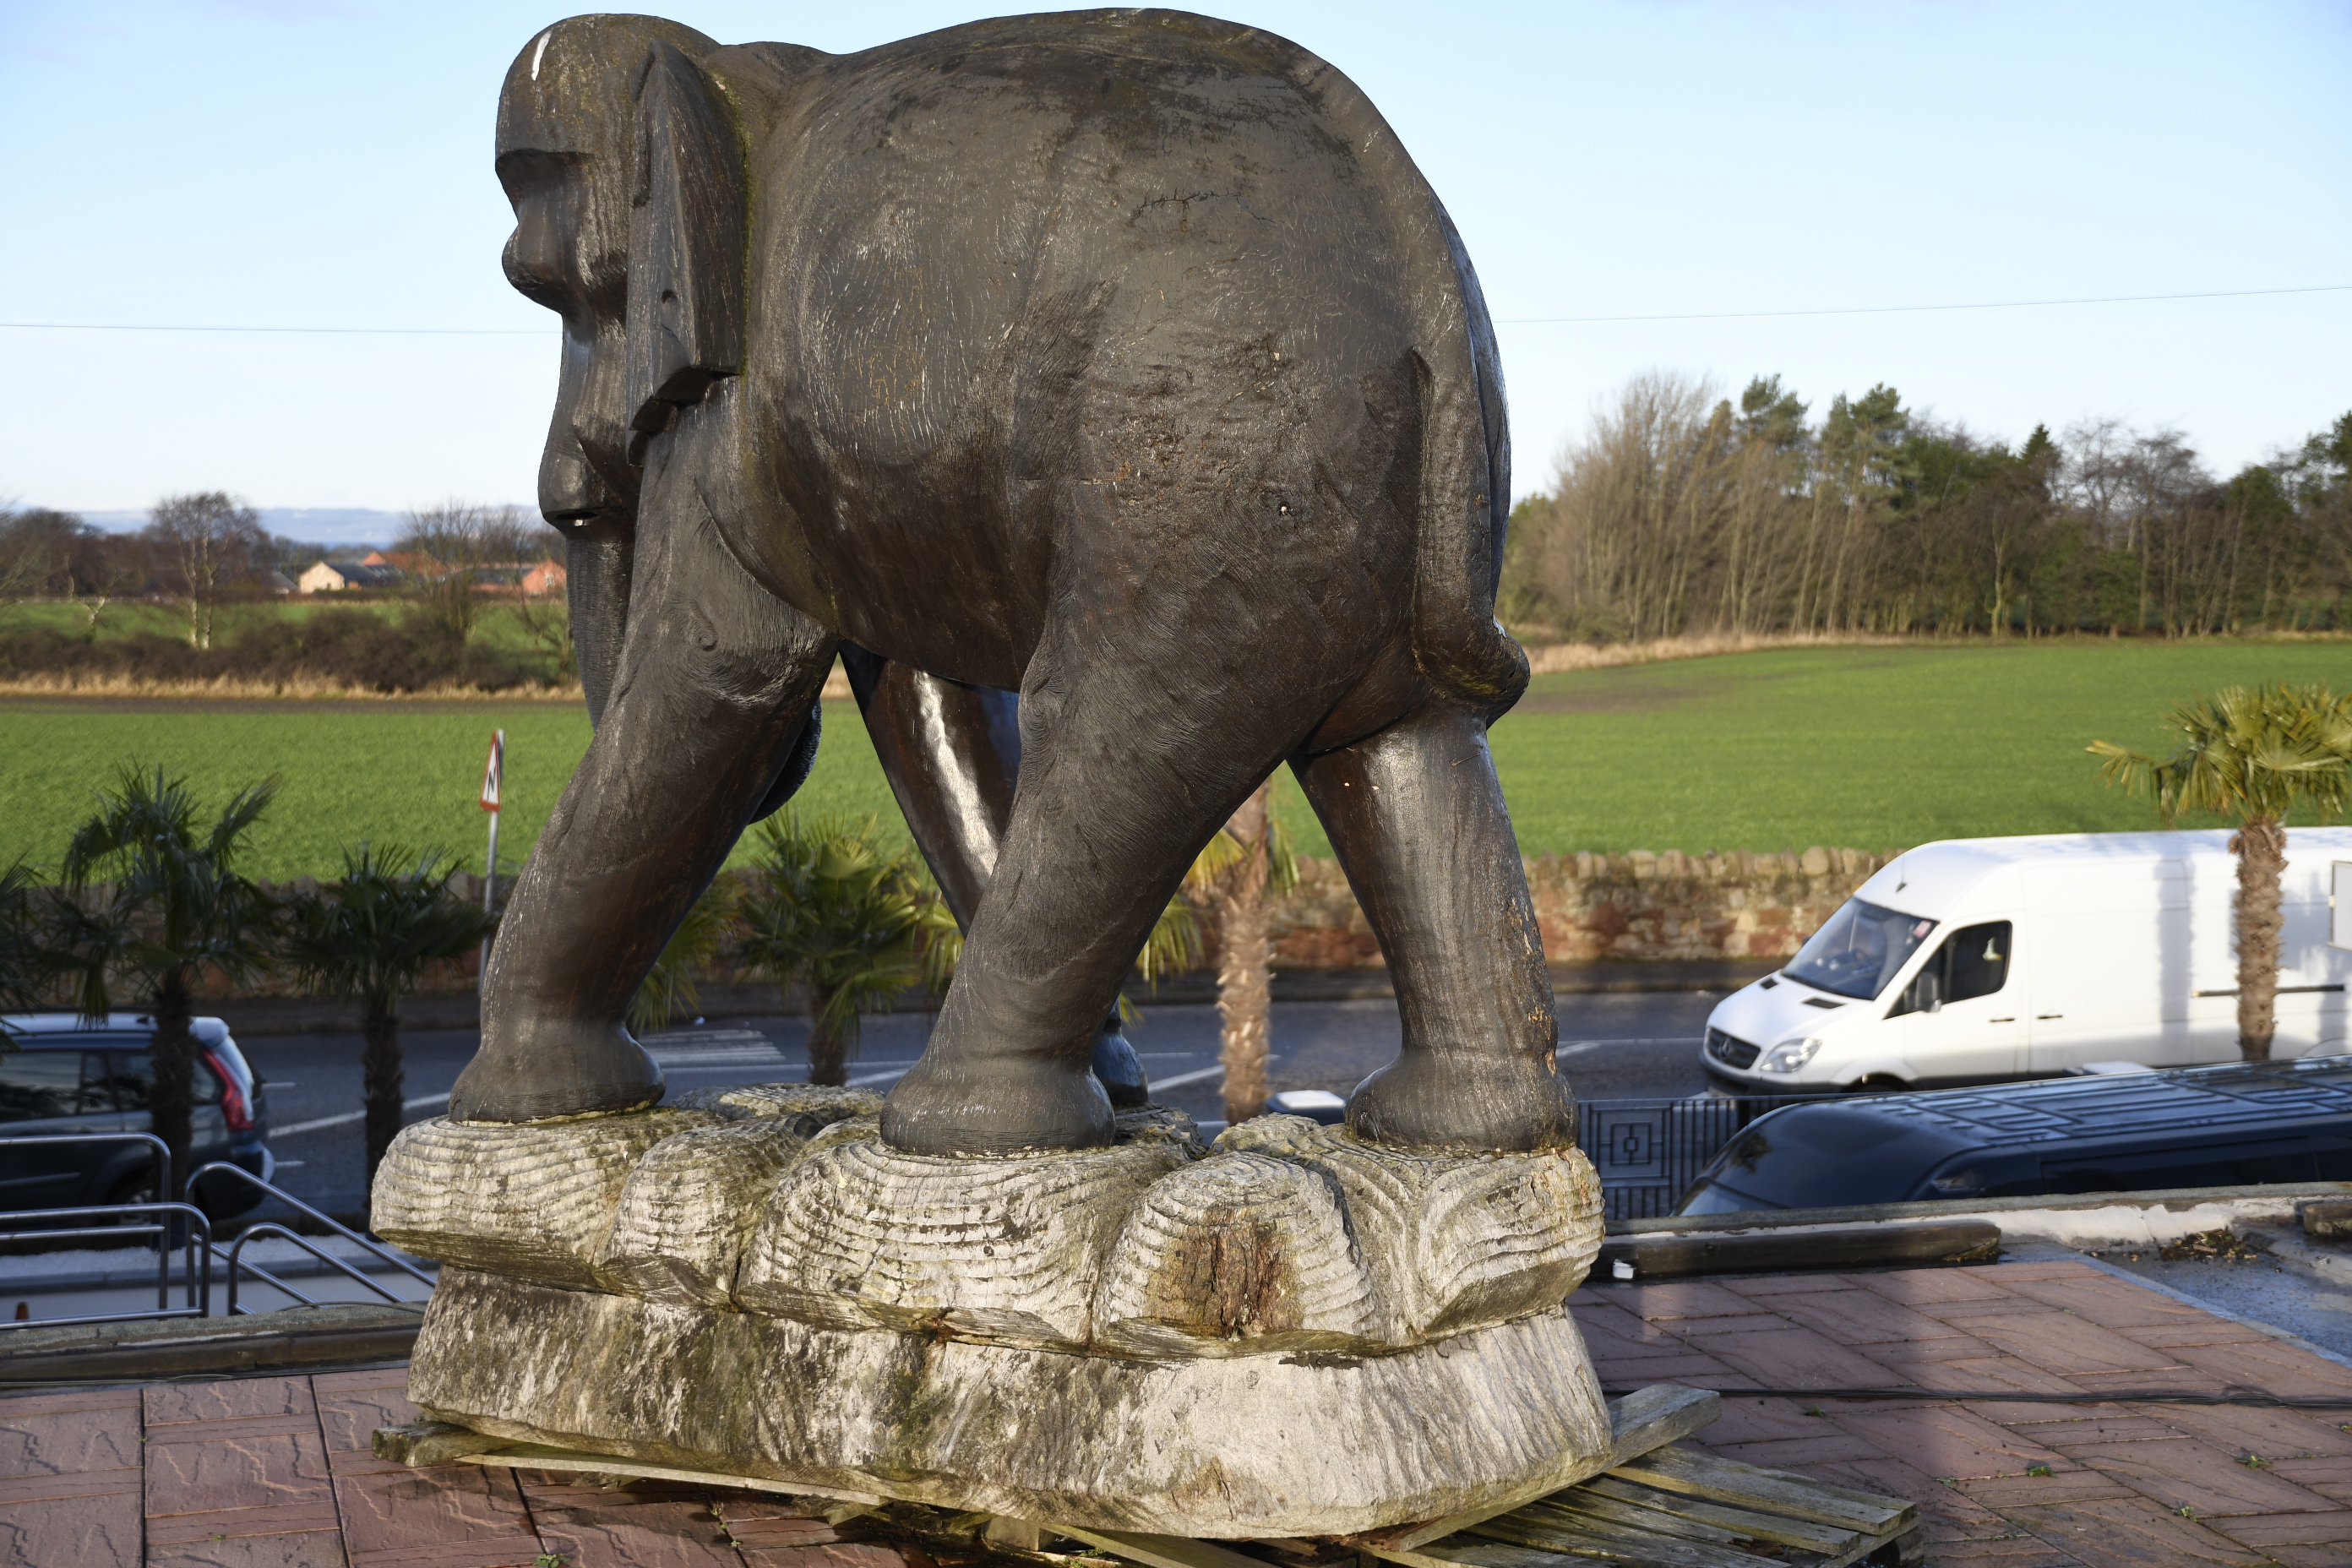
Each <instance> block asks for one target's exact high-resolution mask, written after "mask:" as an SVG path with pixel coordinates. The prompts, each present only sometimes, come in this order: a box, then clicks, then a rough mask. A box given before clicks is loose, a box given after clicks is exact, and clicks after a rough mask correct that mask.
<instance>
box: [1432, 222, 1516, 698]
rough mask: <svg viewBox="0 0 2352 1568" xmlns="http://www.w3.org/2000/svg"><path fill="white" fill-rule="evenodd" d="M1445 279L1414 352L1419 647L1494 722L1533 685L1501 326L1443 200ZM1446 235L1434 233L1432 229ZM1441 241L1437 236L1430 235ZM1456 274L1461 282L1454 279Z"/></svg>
mask: <svg viewBox="0 0 2352 1568" xmlns="http://www.w3.org/2000/svg"><path fill="white" fill-rule="evenodd" d="M1429 200H1430V202H1431V204H1432V205H1433V207H1434V208H1435V218H1436V226H1437V227H1438V228H1439V229H1440V230H1441V231H1442V233H1443V237H1444V257H1443V259H1442V261H1441V260H1440V258H1438V257H1436V256H1431V257H1428V258H1424V265H1425V266H1428V267H1429V268H1430V270H1432V271H1437V270H1438V269H1439V268H1441V267H1442V268H1443V275H1442V276H1443V282H1442V284H1441V286H1440V287H1439V288H1437V289H1431V290H1429V291H1428V293H1427V294H1426V295H1425V296H1424V298H1427V299H1429V300H1430V301H1431V308H1430V310H1429V316H1430V319H1429V320H1428V321H1425V322H1424V323H1423V327H1424V330H1423V332H1422V333H1421V334H1420V337H1421V341H1422V342H1423V344H1424V345H1425V346H1424V348H1423V349H1422V350H1420V351H1417V352H1416V353H1414V355H1413V368H1414V371H1415V373H1416V378H1417V379H1418V381H1419V383H1420V391H1421V430H1422V451H1421V506H1420V516H1419V519H1418V524H1417V528H1418V531H1417V533H1416V536H1415V541H1414V554H1413V590H1412V653H1413V662H1414V663H1415V664H1417V665H1418V666H1419V667H1420V668H1421V672H1422V675H1423V678H1424V679H1427V680H1428V681H1429V682H1430V684H1431V685H1433V686H1434V687H1436V688H1437V689H1438V690H1439V691H1441V692H1443V693H1444V694H1445V695H1446V696H1448V697H1450V698H1452V699H1454V700H1456V701H1459V702H1461V703H1463V704H1465V706H1468V707H1471V708H1474V709H1477V710H1480V711H1482V712H1484V713H1485V714H1486V717H1487V719H1488V720H1489V721H1493V720H1495V719H1497V718H1500V717H1501V716H1502V715H1503V714H1504V713H1505V712H1507V711H1508V710H1509V709H1510V707H1511V705H1512V704H1513V703H1515V702H1517V700H1519V694H1520V693H1521V692H1523V691H1525V690H1526V689H1527V685H1528V656H1527V653H1526V651H1525V650H1523V649H1522V648H1521V647H1519V645H1518V643H1517V640H1516V639H1514V638H1513V637H1512V636H1511V634H1510V633H1508V632H1507V631H1505V630H1504V629H1503V627H1502V625H1501V624H1500V623H1499V622H1497V621H1496V619H1495V595H1496V590H1497V588H1498V587H1499V586H1500V584H1501V581H1502V574H1503V545H1504V542H1505V539H1506V538H1507V532H1508V530H1509V528H1510V517H1511V437H1510V428H1509V426H1508V423H1507V420H1506V417H1505V415H1504V409H1503V370H1502V363H1501V360H1500V358H1499V356H1498V355H1497V354H1496V352H1495V328H1494V324H1493V322H1492V321H1489V320H1488V319H1487V316H1486V298H1485V296H1484V295H1483V294H1482V293H1481V292H1480V290H1479V288H1478V275H1477V274H1476V273H1475V272H1474V271H1472V270H1471V267H1470V258H1469V256H1468V255H1467V254H1466V253H1465V251H1464V249H1463V247H1462V237H1461V236H1460V235H1458V234H1456V233H1455V232H1454V222H1453V220H1452V219H1451V218H1449V217H1448V216H1446V215H1445V209H1444V207H1443V206H1437V205H1436V197H1435V195H1434V194H1432V195H1431V196H1430V197H1429ZM1430 238H1432V239H1435V238H1436V236H1434V235H1433V236H1431V237H1430ZM1430 248H1431V249H1433V250H1434V249H1435V248H1436V247H1435V246H1434V245H1433V246H1431V247H1430ZM1445 285H1450V287H1449V286H1445Z"/></svg>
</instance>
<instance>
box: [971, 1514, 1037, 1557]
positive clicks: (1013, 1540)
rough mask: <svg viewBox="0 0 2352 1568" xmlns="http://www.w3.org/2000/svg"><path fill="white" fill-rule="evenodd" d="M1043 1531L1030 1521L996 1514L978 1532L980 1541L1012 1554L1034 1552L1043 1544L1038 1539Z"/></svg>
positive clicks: (1035, 1522)
mask: <svg viewBox="0 0 2352 1568" xmlns="http://www.w3.org/2000/svg"><path fill="white" fill-rule="evenodd" d="M1044 1533H1045V1529H1044V1527H1043V1526H1042V1525H1040V1524H1038V1523H1037V1521H1034V1520H1030V1519H1007V1518H1006V1517H1005V1516H1004V1515H1003V1514H998V1515H997V1516H996V1517H994V1518H993V1519H991V1520H990V1521H988V1524H987V1526H986V1528H984V1529H983V1530H982V1531H981V1532H980V1534H981V1539H982V1541H985V1542H988V1544H989V1545H991V1546H1002V1547H1004V1548H1006V1549H1007V1550H1009V1551H1013V1552H1035V1551H1037V1550H1038V1549H1039V1548H1041V1547H1042V1546H1043V1545H1044V1544H1045V1542H1043V1541H1041V1540H1040V1539H1039V1537H1040V1536H1042V1535H1043V1534H1044Z"/></svg>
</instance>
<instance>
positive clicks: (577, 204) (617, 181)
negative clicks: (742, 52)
mask: <svg viewBox="0 0 2352 1568" xmlns="http://www.w3.org/2000/svg"><path fill="white" fill-rule="evenodd" d="M718 47H719V46H718V45H717V44H715V43H713V42H712V41H711V40H710V39H709V38H707V37H703V36H702V35H701V34H699V33H698V32H696V31H694V30H693V29H692V28H690V27H685V26H679V25H678V24H677V23H675V22H667V21H663V20H661V19H660V18H658V17H652V16H586V17H574V18H572V19H571V20H568V21H563V22H559V23H557V24H556V25H555V26H551V27H550V28H548V29H547V30H546V31H544V32H542V33H541V34H540V35H539V36H538V37H535V38H533V39H532V40H531V42H530V45H529V46H527V47H525V48H524V50H523V52H522V53H521V54H520V55H519V56H518V57H516V59H515V62H514V64H513V65H512V66H511V67H510V68H509V69H508V72H507V79H506V85H505V88H504V90H503V91H502V92H501V94H500V96H499V122H498V164H497V168H498V175H499V183H500V184H502V185H503V186H504V187H505V188H506V193H507V197H508V199H509V201H510V202H512V203H513V205H514V211H515V231H514V235H513V237H511V238H509V240H508V241H507V247H506V254H505V258H504V260H505V266H506V274H507V277H508V279H509V281H511V282H512V283H513V284H514V286H515V288H516V289H519V290H520V291H521V292H522V293H523V294H524V295H526V296H528V297H529V298H530V299H531V300H536V301H537V302H539V303H540V304H542V305H545V306H547V307H548V308H549V309H551V310H554V311H556V312H557V313H558V314H559V315H561V316H562V321H563V359H562V375H561V379H560V382H559V384H558V387H557V392H556V399H555V414H554V418H553V420H552V422H551V425H550V426H549V429H548V435H547V446H546V449H545V451H544V452H543V453H542V454H541V458H540V468H539V504H540V510H541V513H542V514H543V515H544V516H545V517H546V519H547V521H549V522H551V523H553V524H555V525H556V526H557V527H559V528H562V529H563V530H564V531H565V533H566V536H567V540H568V543H569V554H570V563H569V573H570V584H571V590H570V591H571V601H572V629H573V636H574V637H575V639H576V641H577V643H578V646H579V649H580V667H581V681H582V684H583V686H584V687H585V689H586V690H587V695H588V707H589V712H590V714H591V715H592V717H597V718H601V716H602V714H603V710H604V702H605V699H606V697H607V696H608V694H609V692H610V690H611V686H612V680H613V676H614V669H615V668H616V665H617V662H618V660H619V658H620V648H621V641H622V637H623V634H624V632H625V629H626V626H627V616H628V596H629V584H630V573H631V558H632V551H633V546H634V543H635V511H636V502H637V491H638V484H639V465H640V463H641V462H642V460H643V458H644V455H645V453H644V447H645V443H646V439H647V438H648V437H651V436H652V435H654V434H656V433H658V432H659V431H661V430H662V429H664V428H666V427H667V426H668V424H669V423H670V421H671V420H672V419H673V418H674V417H675V416H676V413H677V408H678V407H680V406H681V405H688V404H691V403H693V402H695V401H697V400H698V399H699V398H700V397H701V396H702V395H703V393H704V392H705V391H706V390H708V388H709V386H710V384H712V383H713V382H714V381H716V380H718V379H719V378H720V377H722V376H728V375H732V374H736V373H737V372H739V371H740V369H741V366H742V344H743V268H744V259H743V258H744V248H745V246H744V233H743V229H744V217H745V203H744V182H743V166H742V156H741V152H740V142H739V140H738V134H737V129H736V125H735V121H734V116H733V113H732V111H731V110H730V107H729V105H728V104H727V102H726V100H725V99H724V98H723V97H722V96H721V95H720V94H719V91H718V89H716V87H714V86H713V84H712V83H711V81H710V79H709V77H707V76H706V75H705V74H704V73H703V72H702V70H701V69H700V68H698V66H697V65H696V64H695V63H694V61H695V58H699V57H702V56H707V55H709V54H710V53H712V52H713V51H715V50H716V49H717V48H718Z"/></svg>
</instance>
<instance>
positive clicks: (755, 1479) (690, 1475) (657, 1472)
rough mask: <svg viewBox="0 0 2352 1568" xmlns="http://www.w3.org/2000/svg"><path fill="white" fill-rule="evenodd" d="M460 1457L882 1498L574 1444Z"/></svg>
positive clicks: (869, 1500) (796, 1493)
mask: <svg viewBox="0 0 2352 1568" xmlns="http://www.w3.org/2000/svg"><path fill="white" fill-rule="evenodd" d="M457 1458H458V1460H459V1462H460V1463H463V1464H468V1465H502V1466H505V1467H506V1468H509V1469H517V1470H585V1471H588V1472H589V1473H591V1474H593V1475H604V1476H642V1477H644V1478H646V1479H648V1480H656V1481H686V1482H689V1483H693V1482H700V1483H702V1484H705V1485H709V1486H714V1487H743V1488H746V1489H750V1490H751V1491H759V1492H781V1493H782V1494H784V1495H785V1496H787V1497H823V1498H835V1499H838V1500H841V1501H843V1502H854V1503H864V1504H866V1505H867V1506H868V1507H873V1506H877V1505H878V1504H880V1503H881V1502H882V1501H883V1499H882V1498H881V1497H880V1496H879V1495H878V1494H877V1493H874V1492H853V1491H844V1490H843V1489H841V1488H839V1487H824V1486H818V1485H816V1484H814V1482H810V1481H779V1480H772V1479H768V1478H767V1477H765V1476H729V1475H721V1474H719V1473H718V1472H716V1471H713V1470H688V1469H682V1468H679V1467H677V1466H676V1465H656V1464H652V1463H649V1462H648V1461H646V1460H644V1459H625V1458H621V1457H620V1456H619V1455H617V1454H583V1453H582V1452H580V1451H579V1450H578V1449H575V1448H551V1447H547V1446H546V1445H545V1444H543V1443H510V1444H509V1445H507V1446H506V1447H503V1448H499V1449H497V1450H495V1451H492V1452H488V1453H478V1454H461V1455H458V1456H457Z"/></svg>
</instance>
